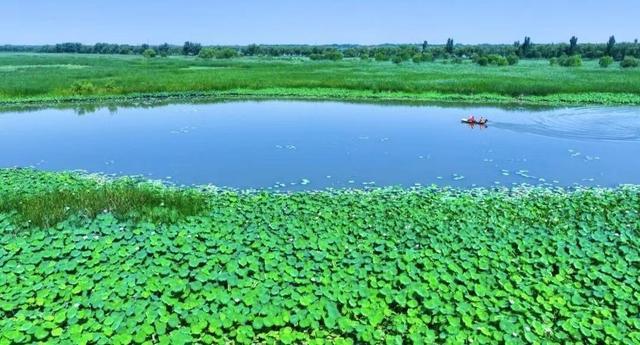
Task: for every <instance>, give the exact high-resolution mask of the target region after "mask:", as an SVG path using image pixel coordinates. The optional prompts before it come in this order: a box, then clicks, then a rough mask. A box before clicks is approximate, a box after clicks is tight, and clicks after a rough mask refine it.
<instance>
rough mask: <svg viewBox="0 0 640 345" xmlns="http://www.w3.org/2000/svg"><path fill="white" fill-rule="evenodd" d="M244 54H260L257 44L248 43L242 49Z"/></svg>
mask: <svg viewBox="0 0 640 345" xmlns="http://www.w3.org/2000/svg"><path fill="white" fill-rule="evenodd" d="M244 55H246V56H256V55H260V46H259V45H257V44H250V45H248V46H247V48H246V49H245V50H244Z"/></svg>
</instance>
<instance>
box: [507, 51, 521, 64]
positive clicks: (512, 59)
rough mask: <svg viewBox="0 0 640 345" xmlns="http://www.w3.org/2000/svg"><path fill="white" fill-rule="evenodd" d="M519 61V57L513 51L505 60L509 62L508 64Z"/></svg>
mask: <svg viewBox="0 0 640 345" xmlns="http://www.w3.org/2000/svg"><path fill="white" fill-rule="evenodd" d="M519 61H520V59H519V58H518V55H516V54H515V53H511V54H510V55H509V56H507V62H508V63H509V65H516V64H518V62H519Z"/></svg>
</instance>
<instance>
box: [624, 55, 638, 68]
mask: <svg viewBox="0 0 640 345" xmlns="http://www.w3.org/2000/svg"><path fill="white" fill-rule="evenodd" d="M620 67H622V68H632V67H638V59H635V58H633V57H631V56H627V57H625V58H624V60H622V62H620Z"/></svg>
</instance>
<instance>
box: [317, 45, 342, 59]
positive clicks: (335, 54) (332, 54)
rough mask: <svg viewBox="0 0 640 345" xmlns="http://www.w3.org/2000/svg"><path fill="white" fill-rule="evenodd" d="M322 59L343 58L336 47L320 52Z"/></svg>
mask: <svg viewBox="0 0 640 345" xmlns="http://www.w3.org/2000/svg"><path fill="white" fill-rule="evenodd" d="M322 56H323V59H325V60H332V61H339V60H342V58H344V55H343V54H342V53H341V52H340V51H339V50H338V49H333V48H332V49H327V50H325V51H324V52H323V53H322Z"/></svg>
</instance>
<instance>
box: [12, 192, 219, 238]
mask: <svg viewBox="0 0 640 345" xmlns="http://www.w3.org/2000/svg"><path fill="white" fill-rule="evenodd" d="M207 205H208V202H207V197H206V196H205V195H204V194H203V193H201V192H197V191H194V190H182V189H173V188H167V187H163V186H155V185H152V184H141V183H136V182H133V181H115V182H108V183H104V184H102V183H101V184H95V185H93V186H87V185H86V184H85V185H81V186H78V188H68V189H52V190H48V191H38V192H35V193H26V194H24V193H23V194H20V193H14V194H12V193H3V195H0V213H12V214H14V215H15V217H16V218H17V220H18V221H19V222H20V223H23V224H25V223H26V224H27V225H29V226H37V227H51V226H54V225H56V224H57V223H59V222H61V221H63V220H66V219H67V218H69V217H71V216H80V217H85V218H95V217H96V216H97V215H98V214H100V213H107V212H108V213H112V214H113V215H115V216H116V217H117V218H132V219H148V220H150V221H154V222H163V223H164V222H167V223H170V222H175V221H177V220H179V219H183V218H184V217H187V216H193V215H198V214H202V213H203V212H205V211H206V210H207Z"/></svg>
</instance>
